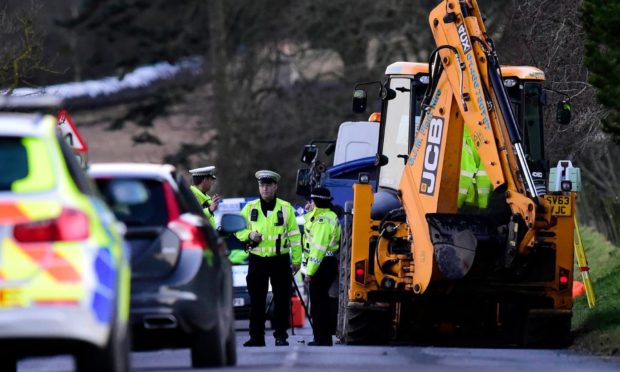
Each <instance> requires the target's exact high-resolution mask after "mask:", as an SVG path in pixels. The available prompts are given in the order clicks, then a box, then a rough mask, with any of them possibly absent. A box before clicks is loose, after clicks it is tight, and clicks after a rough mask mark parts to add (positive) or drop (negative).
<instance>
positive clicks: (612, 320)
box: [572, 228, 620, 355]
mask: <svg viewBox="0 0 620 372" xmlns="http://www.w3.org/2000/svg"><path fill="white" fill-rule="evenodd" d="M581 235H582V236H581V237H582V240H583V245H584V247H585V250H586V256H587V259H588V265H589V267H590V278H591V280H592V284H593V286H594V292H595V294H596V306H595V307H594V308H592V309H589V308H588V301H587V300H586V296H585V294H584V295H582V296H581V297H579V298H577V300H576V301H575V305H574V308H573V325H572V327H573V334H574V342H573V346H572V348H573V349H575V350H579V351H584V352H588V353H592V354H596V355H620V248H619V247H616V246H614V245H613V244H611V243H610V242H608V241H607V240H606V239H605V238H604V237H603V236H602V235H601V234H600V233H598V232H597V231H595V230H593V229H590V228H582V230H581ZM575 273H576V274H575V279H576V280H579V281H581V274H579V271H578V270H577V269H576V270H575Z"/></svg>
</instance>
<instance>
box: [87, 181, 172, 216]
mask: <svg viewBox="0 0 620 372" xmlns="http://www.w3.org/2000/svg"><path fill="white" fill-rule="evenodd" d="M95 182H96V183H97V187H98V188H99V190H100V192H101V196H102V197H103V198H104V200H105V201H106V203H108V205H109V206H110V209H111V210H112V212H114V215H116V218H118V219H119V220H120V221H122V222H124V223H125V224H126V225H127V226H166V225H167V224H168V209H167V207H166V200H165V197H164V190H163V185H162V183H161V181H156V180H149V179H141V178H130V177H127V178H97V179H96V180H95Z"/></svg>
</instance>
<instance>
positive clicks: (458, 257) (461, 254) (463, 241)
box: [426, 213, 498, 279]
mask: <svg viewBox="0 0 620 372" xmlns="http://www.w3.org/2000/svg"><path fill="white" fill-rule="evenodd" d="M426 220H427V222H428V228H429V234H430V237H431V242H432V243H433V251H434V256H435V262H436V264H437V268H438V269H439V271H440V272H441V273H442V274H443V276H444V277H445V278H446V279H460V278H463V277H464V276H465V275H467V273H468V272H469V271H470V269H471V268H472V266H473V265H474V259H475V258H476V254H477V252H479V251H480V249H481V248H482V247H483V246H486V245H488V244H489V242H495V241H497V238H498V237H497V233H496V232H495V231H496V229H495V228H493V225H492V223H491V221H490V219H489V218H488V217H486V216H480V215H460V214H444V213H432V214H427V215H426ZM496 246H497V245H496Z"/></svg>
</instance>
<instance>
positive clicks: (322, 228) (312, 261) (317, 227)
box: [306, 218, 334, 276]
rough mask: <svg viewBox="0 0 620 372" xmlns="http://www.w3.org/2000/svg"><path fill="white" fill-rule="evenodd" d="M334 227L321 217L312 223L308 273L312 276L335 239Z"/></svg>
mask: <svg viewBox="0 0 620 372" xmlns="http://www.w3.org/2000/svg"><path fill="white" fill-rule="evenodd" d="M333 229H334V228H333V227H332V225H331V224H330V223H329V221H328V220H326V219H322V218H319V219H318V220H317V221H315V222H314V224H313V225H312V243H311V244H310V254H309V255H308V263H307V266H306V275H308V276H312V275H314V274H316V271H317V270H318V269H319V266H320V265H321V262H322V261H323V258H324V257H325V252H326V251H327V248H328V247H329V244H330V243H331V242H332V240H333V239H332V236H333V235H334V234H333Z"/></svg>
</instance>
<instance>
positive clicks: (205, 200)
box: [190, 185, 216, 229]
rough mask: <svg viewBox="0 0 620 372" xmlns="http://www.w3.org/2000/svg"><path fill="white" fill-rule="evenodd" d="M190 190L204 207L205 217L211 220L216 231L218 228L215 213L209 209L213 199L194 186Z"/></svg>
mask: <svg viewBox="0 0 620 372" xmlns="http://www.w3.org/2000/svg"><path fill="white" fill-rule="evenodd" d="M190 189H191V190H192V192H193V193H194V196H195V197H196V199H198V203H199V204H200V206H201V207H202V211H203V212H204V214H205V216H206V217H207V219H208V220H209V223H210V224H211V227H213V228H214V229H215V228H216V226H215V217H214V216H213V213H212V212H211V210H210V209H209V207H210V206H211V197H210V196H209V195H207V194H205V193H203V192H202V191H200V189H199V188H198V187H196V186H194V185H192V186H191V187H190Z"/></svg>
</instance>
